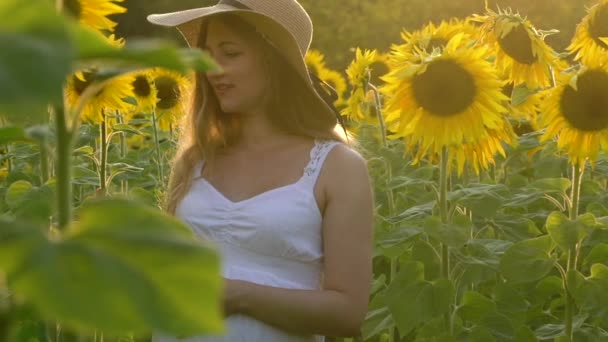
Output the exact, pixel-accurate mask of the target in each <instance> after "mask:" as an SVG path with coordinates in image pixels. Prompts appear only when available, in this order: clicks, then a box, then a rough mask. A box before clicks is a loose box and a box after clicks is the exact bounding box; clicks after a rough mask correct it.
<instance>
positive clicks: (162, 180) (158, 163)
mask: <svg viewBox="0 0 608 342" xmlns="http://www.w3.org/2000/svg"><path fill="white" fill-rule="evenodd" d="M152 130H153V132H154V148H155V150H156V168H157V171H158V178H159V181H160V185H161V187H162V188H163V189H164V187H165V185H164V184H165V176H164V174H163V165H162V158H161V153H160V143H159V141H158V122H157V118H156V109H154V110H152Z"/></svg>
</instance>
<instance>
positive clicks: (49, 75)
mask: <svg viewBox="0 0 608 342" xmlns="http://www.w3.org/2000/svg"><path fill="white" fill-rule="evenodd" d="M0 46H2V50H3V53H1V54H0V113H2V114H4V115H8V118H9V121H11V122H14V123H33V122H36V121H37V120H39V119H42V118H43V117H44V116H45V115H47V104H48V103H60V101H62V95H61V94H62V93H61V92H62V87H61V85H62V84H63V81H64V79H65V76H66V75H67V74H68V73H69V72H70V68H71V63H72V59H73V56H74V52H73V48H72V44H71V42H70V39H69V36H68V34H67V31H66V29H65V18H64V17H61V16H59V15H58V14H57V12H56V11H55V9H54V8H53V6H52V2H50V1H47V0H31V1H25V2H24V1H19V0H3V1H2V2H0Z"/></svg>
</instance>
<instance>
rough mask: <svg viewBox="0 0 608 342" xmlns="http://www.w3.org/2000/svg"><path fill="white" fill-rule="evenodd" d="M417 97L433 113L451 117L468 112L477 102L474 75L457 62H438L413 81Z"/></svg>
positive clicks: (421, 104) (433, 63)
mask: <svg viewBox="0 0 608 342" xmlns="http://www.w3.org/2000/svg"><path fill="white" fill-rule="evenodd" d="M412 88H413V91H414V98H415V99H416V101H418V103H419V104H420V106H422V107H423V108H424V109H426V110H427V111H429V112H430V113H431V114H434V115H438V116H450V115H454V114H458V113H460V112H462V111H464V110H465V109H467V108H468V107H469V106H470V105H471V104H472V103H473V101H474V100H475V94H476V92H477V88H476V86H475V80H474V79H473V76H471V74H470V73H469V72H468V71H467V70H465V69H464V68H463V67H462V66H460V65H459V64H458V63H456V62H455V61H453V60H449V59H444V60H438V61H434V62H432V63H431V64H429V65H428V67H427V69H426V71H425V72H424V73H423V74H420V75H416V76H414V79H413V81H412Z"/></svg>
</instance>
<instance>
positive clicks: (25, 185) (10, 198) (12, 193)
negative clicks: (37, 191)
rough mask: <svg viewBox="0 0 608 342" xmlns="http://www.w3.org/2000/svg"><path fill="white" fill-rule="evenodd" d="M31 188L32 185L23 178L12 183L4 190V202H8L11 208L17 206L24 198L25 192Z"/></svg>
mask: <svg viewBox="0 0 608 342" xmlns="http://www.w3.org/2000/svg"><path fill="white" fill-rule="evenodd" d="M33 188H34V186H33V185H32V183H30V182H28V181H25V180H19V181H16V182H14V183H12V184H11V185H10V186H9V187H8V190H7V191H6V197H5V200H6V204H8V206H9V208H11V209H15V208H17V207H19V206H20V205H21V203H23V201H24V200H25V196H26V195H27V193H28V192H29V191H30V190H31V189H33Z"/></svg>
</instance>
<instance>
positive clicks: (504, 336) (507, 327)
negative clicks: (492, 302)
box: [481, 312, 515, 341]
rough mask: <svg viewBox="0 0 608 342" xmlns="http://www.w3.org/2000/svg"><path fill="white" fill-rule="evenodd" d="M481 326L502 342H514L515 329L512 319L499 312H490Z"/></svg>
mask: <svg viewBox="0 0 608 342" xmlns="http://www.w3.org/2000/svg"><path fill="white" fill-rule="evenodd" d="M481 326H483V327H485V328H488V329H489V330H490V331H491V332H492V334H493V335H494V336H495V337H497V338H498V340H500V341H513V335H514V334H515V329H514V328H513V323H512V322H511V319H510V318H509V317H508V316H506V315H503V314H501V313H498V312H490V313H489V314H488V315H487V316H485V317H484V318H483V319H482V322H481Z"/></svg>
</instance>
